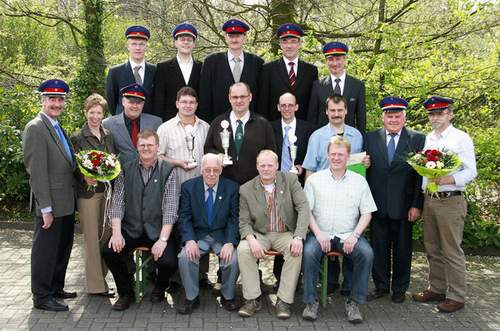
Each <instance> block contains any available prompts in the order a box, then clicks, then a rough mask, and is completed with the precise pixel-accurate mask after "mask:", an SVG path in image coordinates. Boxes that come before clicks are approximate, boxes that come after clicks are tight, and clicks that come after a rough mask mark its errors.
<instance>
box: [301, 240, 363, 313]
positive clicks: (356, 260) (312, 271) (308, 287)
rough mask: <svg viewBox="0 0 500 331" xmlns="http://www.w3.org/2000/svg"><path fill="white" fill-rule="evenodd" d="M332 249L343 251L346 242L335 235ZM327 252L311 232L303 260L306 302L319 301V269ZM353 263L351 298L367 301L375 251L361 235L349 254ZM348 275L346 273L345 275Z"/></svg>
mask: <svg viewBox="0 0 500 331" xmlns="http://www.w3.org/2000/svg"><path fill="white" fill-rule="evenodd" d="M330 245H331V249H332V251H336V252H341V253H343V246H344V244H343V243H341V242H340V240H339V238H337V237H335V238H334V239H332V240H331V241H330ZM324 255H325V253H323V251H321V246H320V245H319V242H318V241H317V240H316V237H315V236H314V234H313V233H309V234H308V235H307V238H306V243H305V245H304V253H303V260H302V273H303V275H302V280H303V282H304V298H303V300H304V303H305V304H309V303H314V302H315V301H318V295H317V293H316V285H317V283H318V276H319V271H320V268H321V259H322V258H323V256H324ZM347 256H348V257H349V259H350V260H351V261H352V264H353V272H352V274H350V275H349V277H350V278H351V279H350V280H349V283H350V284H351V286H352V287H351V296H350V298H351V299H352V300H353V301H355V302H357V303H359V304H363V303H366V296H367V295H368V280H369V278H370V273H371V271H372V265H373V251H372V248H371V246H370V244H369V243H368V241H367V240H366V239H365V238H364V237H360V238H359V239H358V242H357V243H356V245H354V249H353V251H352V252H351V254H349V255H347ZM344 276H346V275H344Z"/></svg>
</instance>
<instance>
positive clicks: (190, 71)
mask: <svg viewBox="0 0 500 331" xmlns="http://www.w3.org/2000/svg"><path fill="white" fill-rule="evenodd" d="M172 36H173V37H174V46H175V48H176V49H177V55H176V57H174V58H173V59H170V60H168V61H165V62H161V63H158V64H157V65H156V75H155V82H154V104H153V110H154V112H153V113H154V114H155V115H156V116H159V117H161V118H162V119H163V121H167V120H169V119H171V118H173V117H175V115H176V114H177V109H178V108H177V107H176V105H175V102H176V96H177V92H178V91H179V90H180V89H181V88H182V87H184V86H189V87H191V88H193V89H194V90H195V91H196V92H198V88H199V84H200V72H201V62H199V61H196V60H194V59H193V48H194V46H195V44H196V38H197V37H198V31H197V30H196V28H195V27H194V26H193V25H191V24H189V23H181V24H179V25H177V26H176V27H175V29H174V31H172Z"/></svg>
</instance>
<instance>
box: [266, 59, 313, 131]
mask: <svg viewBox="0 0 500 331" xmlns="http://www.w3.org/2000/svg"><path fill="white" fill-rule="evenodd" d="M297 73H298V74H297V80H296V81H295V85H294V86H293V87H291V86H290V83H289V80H288V71H287V68H286V65H285V61H283V58H280V59H278V60H275V61H272V62H269V63H266V64H264V66H263V67H262V73H261V75H260V86H259V100H258V107H257V112H258V113H259V114H261V115H262V116H264V117H265V118H267V119H268V120H269V121H272V120H275V119H278V118H280V113H279V112H278V109H277V105H278V100H279V97H280V96H281V95H282V94H284V93H286V92H290V93H292V94H293V95H295V97H296V98H297V103H298V105H299V110H298V111H297V112H296V113H295V117H297V118H299V119H302V120H306V119H307V110H308V107H309V99H310V97H311V89H312V85H313V82H314V81H316V80H318V68H316V66H315V65H312V64H310V63H307V62H305V61H301V60H299V63H298V68H297Z"/></svg>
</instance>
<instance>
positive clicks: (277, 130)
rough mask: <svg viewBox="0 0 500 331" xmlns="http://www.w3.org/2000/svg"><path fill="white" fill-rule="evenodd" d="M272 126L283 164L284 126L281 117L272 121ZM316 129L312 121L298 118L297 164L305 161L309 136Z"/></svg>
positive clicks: (296, 134) (296, 129)
mask: <svg viewBox="0 0 500 331" xmlns="http://www.w3.org/2000/svg"><path fill="white" fill-rule="evenodd" d="M271 126H272V127H273V131H274V138H275V140H276V147H277V154H278V157H279V162H280V164H281V150H282V148H283V128H282V126H281V119H279V120H276V121H272V122H271ZM315 130H316V127H315V126H314V125H312V124H311V123H309V122H306V121H303V120H299V119H297V126H296V128H295V136H296V137H297V141H296V142H295V145H296V146H297V158H296V159H295V164H302V162H304V158H305V157H306V153H307V144H308V142H309V137H310V136H311V134H312V133H313V132H314V131H315Z"/></svg>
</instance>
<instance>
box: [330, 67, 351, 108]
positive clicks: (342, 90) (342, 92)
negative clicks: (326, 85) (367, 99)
mask: <svg viewBox="0 0 500 331" xmlns="http://www.w3.org/2000/svg"><path fill="white" fill-rule="evenodd" d="M345 75H346V74H345V71H344V72H343V73H342V75H341V76H340V77H336V76H334V75H332V74H330V79H331V80H332V88H333V90H335V85H337V83H336V82H335V79H337V78H338V79H340V82H339V86H340V94H342V95H344V86H345ZM348 101H349V100H348Z"/></svg>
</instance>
